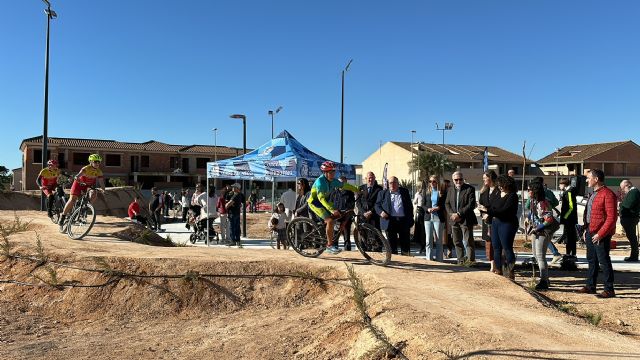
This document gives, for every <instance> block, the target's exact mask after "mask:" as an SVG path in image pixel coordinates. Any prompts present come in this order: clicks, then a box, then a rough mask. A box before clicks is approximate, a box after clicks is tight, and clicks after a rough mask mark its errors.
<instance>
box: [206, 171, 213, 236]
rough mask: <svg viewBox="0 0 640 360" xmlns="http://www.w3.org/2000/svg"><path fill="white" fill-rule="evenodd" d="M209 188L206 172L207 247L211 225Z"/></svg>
mask: <svg viewBox="0 0 640 360" xmlns="http://www.w3.org/2000/svg"><path fill="white" fill-rule="evenodd" d="M214 184H215V182H214ZM210 190H211V189H210V188H209V174H207V241H206V243H207V247H208V246H209V227H211V224H209V221H210V219H209V196H211V194H209V191H210ZM214 196H215V192H214Z"/></svg>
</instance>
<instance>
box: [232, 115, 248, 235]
mask: <svg viewBox="0 0 640 360" xmlns="http://www.w3.org/2000/svg"><path fill="white" fill-rule="evenodd" d="M230 118H232V119H242V153H243V154H246V153H247V117H246V116H245V115H243V114H233V115H231V116H230ZM242 195H245V189H244V180H242ZM244 198H245V199H246V198H247V197H246V195H245V196H244ZM245 201H246V200H245ZM242 234H243V235H244V237H247V207H246V206H243V207H242Z"/></svg>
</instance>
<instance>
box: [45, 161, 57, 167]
mask: <svg viewBox="0 0 640 360" xmlns="http://www.w3.org/2000/svg"><path fill="white" fill-rule="evenodd" d="M47 165H48V166H58V162H57V161H56V160H49V161H47Z"/></svg>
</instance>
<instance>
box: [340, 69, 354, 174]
mask: <svg viewBox="0 0 640 360" xmlns="http://www.w3.org/2000/svg"><path fill="white" fill-rule="evenodd" d="M352 62H353V59H351V60H349V63H348V64H347V66H345V67H344V70H342V109H341V110H340V162H341V163H343V162H344V156H343V155H344V73H346V72H347V71H349V66H351V63H352Z"/></svg>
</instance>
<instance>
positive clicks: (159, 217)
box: [152, 209, 162, 230]
mask: <svg viewBox="0 0 640 360" xmlns="http://www.w3.org/2000/svg"><path fill="white" fill-rule="evenodd" d="M152 215H153V220H155V221H156V230H160V229H162V209H158V210H156V211H154V212H153V214H152Z"/></svg>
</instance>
